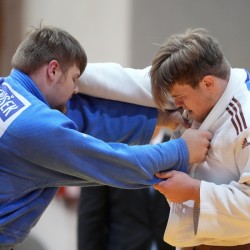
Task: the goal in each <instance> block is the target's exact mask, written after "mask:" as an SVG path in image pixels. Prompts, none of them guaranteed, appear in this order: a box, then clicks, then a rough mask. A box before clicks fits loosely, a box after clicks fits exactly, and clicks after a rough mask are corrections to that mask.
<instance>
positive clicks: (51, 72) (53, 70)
mask: <svg viewBox="0 0 250 250" xmlns="http://www.w3.org/2000/svg"><path fill="white" fill-rule="evenodd" d="M58 69H59V63H58V61H56V60H52V61H50V62H49V64H48V68H47V72H48V77H49V78H50V79H51V80H52V81H53V80H54V79H55V77H56V75H57V71H58Z"/></svg>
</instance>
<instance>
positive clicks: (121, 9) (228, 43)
mask: <svg viewBox="0 0 250 250" xmlns="http://www.w3.org/2000/svg"><path fill="white" fill-rule="evenodd" d="M249 10H250V1H249V0H237V1H235V0H209V1H206V0H70V1H69V0H43V1H41V0H0V75H1V76H4V75H7V74H9V71H10V70H11V66H10V61H11V57H12V55H13V53H14V52H15V49H16V47H17V45H18V44H19V43H20V41H21V40H22V39H23V38H24V36H25V33H26V31H27V29H28V28H29V27H30V26H38V25H40V23H42V24H43V25H53V26H58V27H61V28H63V29H65V30H67V31H69V32H70V33H71V34H72V35H74V36H75V37H76V38H77V39H78V40H79V41H80V42H81V44H82V45H83V47H84V48H85V50H86V52H87V55H88V61H89V62H117V63H120V64H122V65H123V66H125V67H135V68H143V67H145V66H147V65H149V64H150V63H151V60H152V58H153V56H154V54H155V52H156V51H157V49H158V46H159V44H161V43H163V42H164V41H165V39H166V38H167V37H168V36H170V35H172V34H174V33H179V32H183V31H185V30H186V29H187V28H196V27H203V28H206V29H208V30H209V31H210V33H211V34H212V35H213V36H215V37H217V38H218V40H219V42H220V43H221V45H222V49H223V51H224V53H225V55H226V56H227V58H228V59H229V61H230V63H231V65H232V67H244V68H248V69H250V53H249V51H250V49H249V47H250V32H249V31H250V15H249ZM76 192H77V191H76ZM25 244H26V245H25ZM32 244H35V245H34V246H35V248H34V249H36V250H40V249H46V250H55V249H60V250H64V249H65V250H69V249H70V250H75V249H76V211H75V210H74V209H71V208H70V209H69V208H68V206H65V202H62V200H61V199H59V198H58V197H57V198H56V199H55V200H54V201H53V202H52V204H51V205H50V206H49V208H48V209H47V211H46V213H45V214H44V215H43V216H42V218H41V220H40V222H39V223H38V225H37V226H36V227H35V228H34V230H32V233H31V235H30V237H29V238H28V239H27V241H26V242H24V243H23V244H22V245H21V246H20V247H19V249H32V248H31V247H30V246H31V245H32ZM27 246H29V247H27Z"/></svg>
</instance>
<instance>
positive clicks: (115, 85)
mask: <svg viewBox="0 0 250 250" xmlns="http://www.w3.org/2000/svg"><path fill="white" fill-rule="evenodd" d="M150 67H151V66H149V67H146V68H144V69H133V68H123V67H122V66H121V65H120V64H117V63H88V65H87V67H86V70H85V71H84V73H83V74H82V76H81V77H80V78H79V81H78V82H79V92H80V93H84V94H88V95H92V96H96V97H101V98H105V99H111V100H117V101H123V102H128V103H134V104H139V105H143V106H149V107H156V105H155V103H154V101H153V98H152V94H151V83H150V77H149V71H150ZM166 109H169V110H172V109H175V107H174V104H173V102H172V100H171V99H170V100H169V103H166Z"/></svg>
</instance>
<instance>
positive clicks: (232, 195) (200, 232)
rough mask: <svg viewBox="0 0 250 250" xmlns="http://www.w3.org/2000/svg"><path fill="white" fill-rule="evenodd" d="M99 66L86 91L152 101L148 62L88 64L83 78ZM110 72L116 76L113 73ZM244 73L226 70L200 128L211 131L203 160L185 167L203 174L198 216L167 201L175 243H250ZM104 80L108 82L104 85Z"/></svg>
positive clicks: (249, 137) (249, 111)
mask: <svg viewBox="0 0 250 250" xmlns="http://www.w3.org/2000/svg"><path fill="white" fill-rule="evenodd" d="M103 66H105V67H103ZM101 68H102V69H103V72H102V79H100V78H99V79H98V81H95V80H94V81H91V84H92V86H91V85H88V87H87V89H88V94H94V95H96V91H95V90H98V89H100V91H97V92H98V96H99V97H104V98H109V99H116V100H117V99H118V100H119V97H121V98H122V99H121V101H128V102H133V103H137V104H141V105H148V106H155V104H154V103H153V102H152V96H151V92H150V79H149V77H148V75H147V74H148V73H147V71H148V70H149V68H146V69H144V70H143V71H141V72H142V73H143V74H141V73H140V71H139V70H132V69H131V70H125V69H124V68H122V67H120V66H119V65H117V64H92V65H91V66H89V67H87V71H86V73H87V79H88V81H90V80H91V79H92V76H93V75H95V74H94V71H95V72H96V75H98V73H99V72H100V69H101ZM105 68H106V69H105ZM105 70H107V72H108V73H107V74H105ZM112 71H114V72H113V73H112ZM114 73H115V78H113V77H112V74H114ZM83 75H84V74H83ZM119 76H120V78H119ZM142 76H144V77H142ZM145 76H146V77H145ZM247 77H248V76H247V73H246V71H245V70H244V69H232V70H231V76H230V80H229V83H228V86H227V88H226V90H225V92H224V93H223V95H222V96H221V98H220V100H219V101H218V102H217V104H216V105H215V106H214V108H213V109H212V111H211V112H210V114H209V115H208V116H207V118H206V119H205V121H204V122H203V123H202V124H201V126H200V128H199V129H201V130H209V131H210V132H212V133H213V135H214V137H213V139H212V141H211V145H210V148H209V151H208V156H207V158H206V160H205V161H204V162H203V163H201V164H199V165H194V166H192V167H191V172H190V175H191V176H193V177H194V178H197V179H200V180H202V182H201V189H200V197H201V201H200V208H199V210H200V214H199V217H198V218H199V220H198V222H197V221H196V220H195V218H194V216H193V213H194V210H193V202H192V201H189V202H186V203H183V204H175V203H172V204H171V212H170V218H169V222H168V225H167V228H166V232H165V235H164V240H165V241H166V242H168V243H170V244H172V245H174V246H177V247H187V246H195V245H200V244H206V245H216V246H233V245H242V244H246V243H250V92H249V90H248V88H247V85H246V83H245V82H246V80H247ZM112 79H115V80H114V81H113V80H112ZM131 79H135V80H133V81H132V80H131ZM85 80H86V79H85ZM248 80H249V79H248ZM108 83H112V84H109V86H108V89H107V88H106V87H105V86H106V84H108ZM119 83H121V84H122V86H121V85H119ZM117 86H119V87H117ZM124 86H126V87H124ZM85 89H86V88H85ZM91 89H92V90H91ZM105 89H106V90H105ZM127 89H129V91H128V90H127ZM142 89H143V91H141V90H142ZM81 91H84V85H83V88H82V89H81ZM91 92H92V93H91ZM104 92H105V95H104V96H102V93H104ZM138 100H139V103H138ZM170 103H171V102H170ZM170 108H172V106H171V105H170ZM194 220H195V222H194Z"/></svg>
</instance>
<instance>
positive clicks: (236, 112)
mask: <svg viewBox="0 0 250 250" xmlns="http://www.w3.org/2000/svg"><path fill="white" fill-rule="evenodd" d="M246 79H247V74H246V71H245V70H243V69H232V70H231V76H230V80H229V83H228V86H227V88H226V90H225V91H224V93H223V95H222V96H221V98H220V100H219V101H218V102H217V104H216V105H215V106H214V108H213V109H212V110H211V112H210V113H209V115H208V116H207V118H206V119H205V120H204V122H203V123H202V124H201V126H200V128H199V129H200V130H209V131H210V132H212V133H213V135H214V136H213V139H212V141H211V145H210V148H209V151H208V155H207V157H206V160H205V161H204V162H203V163H200V164H197V165H194V166H192V168H191V171H190V175H191V176H193V177H194V178H196V179H200V180H203V181H202V182H201V190H200V198H201V202H200V216H199V221H198V225H197V226H198V228H197V233H195V226H196V225H194V217H193V212H194V211H193V204H192V202H190V201H189V202H186V203H183V204H175V203H172V204H171V212H170V217H169V222H168V225H167V228H166V232H165V235H164V240H165V241H167V242H168V243H170V244H172V245H175V246H179V247H186V246H196V245H200V244H205V245H217V246H233V245H242V244H246V243H249V242H250V186H249V185H250V92H249V90H248V89H247V85H246V83H245V81H246Z"/></svg>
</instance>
